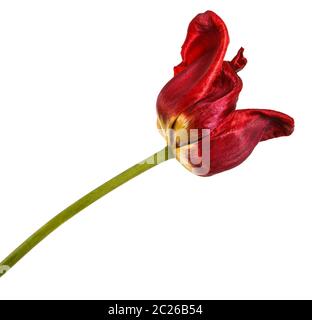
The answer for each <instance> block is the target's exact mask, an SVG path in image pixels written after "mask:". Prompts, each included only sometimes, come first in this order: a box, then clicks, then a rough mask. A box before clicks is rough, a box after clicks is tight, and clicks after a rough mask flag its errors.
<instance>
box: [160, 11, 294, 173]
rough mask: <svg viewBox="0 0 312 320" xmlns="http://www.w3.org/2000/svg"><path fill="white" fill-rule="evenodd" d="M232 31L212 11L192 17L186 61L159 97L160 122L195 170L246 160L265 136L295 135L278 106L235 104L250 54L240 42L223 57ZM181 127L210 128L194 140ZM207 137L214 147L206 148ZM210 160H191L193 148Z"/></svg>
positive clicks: (210, 170)
mask: <svg viewBox="0 0 312 320" xmlns="http://www.w3.org/2000/svg"><path fill="white" fill-rule="evenodd" d="M228 44H229V35H228V31H227V28H226V26H225V24H224V22H223V21H222V20H221V18H220V17H218V16H217V15H216V14H215V13H213V12H211V11H207V12H205V13H202V14H199V15H198V16H196V17H195V18H194V19H193V21H192V22H191V23H190V26H189V28H188V33H187V36H186V40H185V42H184V44H183V46H182V53H181V55H182V62H181V64H179V65H178V66H176V67H175V68H174V77H173V79H171V80H170V81H169V82H168V83H167V84H166V85H165V87H164V88H163V89H162V90H161V92H160V94H159V97H158V100H157V112H158V126H159V127H160V128H161V129H162V131H163V132H164V134H165V136H166V139H167V142H168V143H169V145H170V144H171V147H172V148H177V150H176V155H177V158H178V160H180V161H181V162H182V164H184V165H185V167H186V168H188V169H189V170H191V171H192V172H194V173H196V174H198V175H203V176H208V175H213V174H216V173H219V172H222V171H225V170H228V169H231V168H233V167H235V166H237V165H239V164H241V163H242V162H243V161H244V160H245V159H246V158H247V157H248V156H249V155H250V154H251V152H252V151H253V149H254V148H255V146H256V145H257V144H258V143H259V142H260V141H264V140H268V139H272V138H276V137H281V136H287V135H290V134H291V133H292V132H293V130H294V120H293V119H292V118H291V117H289V116H287V115H285V114H283V113H280V112H277V111H273V110H263V109H245V110H235V108H236V103H237V100H238V96H239V93H240V92H241V90H242V87H243V84H242V80H241V79H240V77H239V76H238V75H237V73H238V72H239V71H240V70H242V69H243V68H244V67H245V65H246V63H247V60H246V58H245V57H244V55H243V52H244V49H243V48H241V49H240V50H239V51H238V53H237V55H236V56H235V57H234V59H233V60H232V61H224V56H225V53H226V50H227V47H228ZM181 129H184V130H187V131H190V130H192V129H199V131H200V132H201V131H202V130H204V129H209V132H210V134H208V135H206V136H205V135H203V134H201V135H199V138H198V139H197V140H195V141H190V139H189V138H188V140H186V139H182V140H183V141H179V143H178V144H176V139H172V137H171V135H172V134H171V133H172V131H173V135H175V133H176V132H179V131H180V130H181ZM204 142H208V143H206V145H207V146H209V148H207V150H205V149H204ZM193 149H195V150H196V152H197V157H198V158H199V160H200V158H202V157H203V156H207V157H208V158H209V159H210V161H208V162H207V163H206V166H209V167H206V168H205V167H202V165H201V166H198V159H197V164H194V163H192V162H191V161H190V151H191V150H193Z"/></svg>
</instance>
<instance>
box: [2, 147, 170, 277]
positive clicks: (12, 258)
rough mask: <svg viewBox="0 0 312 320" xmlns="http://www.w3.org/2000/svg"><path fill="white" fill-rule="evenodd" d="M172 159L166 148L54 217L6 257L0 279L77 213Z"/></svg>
mask: <svg viewBox="0 0 312 320" xmlns="http://www.w3.org/2000/svg"><path fill="white" fill-rule="evenodd" d="M171 158H172V154H171V152H170V151H169V149H168V147H166V148H164V149H162V150H161V151H159V152H157V153H155V154H154V155H152V156H151V157H149V158H147V159H145V160H144V161H142V162H140V163H138V164H136V165H134V166H132V167H130V168H129V169H127V170H126V171H124V172H122V173H120V174H119V175H117V176H116V177H114V178H112V179H111V180H109V181H107V182H105V183H104V184H102V185H101V186H99V187H98V188H96V189H94V190H93V191H91V192H90V193H88V194H87V195H85V196H84V197H82V198H80V199H79V200H78V201H76V202H74V203H73V204H72V205H70V206H69V207H67V208H66V209H65V210H63V211H62V212H60V213H59V214H58V215H56V216H55V217H54V218H53V219H51V220H50V221H49V222H48V223H46V224H45V225H44V226H43V227H41V228H40V229H39V230H38V231H36V232H35V233H34V234H33V235H31V236H30V237H29V238H28V239H27V240H26V241H24V242H23V243H22V244H21V245H20V246H19V247H18V248H16V249H15V250H14V251H13V252H12V253H11V254H10V255H9V256H7V257H6V258H5V259H4V260H3V261H2V262H1V263H0V277H1V276H3V275H4V274H5V273H6V271H8V270H9V269H10V268H12V267H13V266H14V265H15V264H16V263H17V262H18V261H19V260H20V259H22V258H23V257H24V256H25V255H26V254H27V253H28V252H29V251H30V250H31V249H33V248H34V247H35V246H36V245H37V244H38V243H39V242H41V241H42V240H43V239H44V238H46V237H47V236H48V235H49V234H50V233H52V232H53V231H54V230H55V229H57V228H58V227H59V226H60V225H62V224H63V223H64V222H66V221H67V220H69V219H70V218H72V217H73V216H75V215H76V214H77V213H78V212H80V211H81V210H83V209H85V208H86V207H88V206H89V205H91V204H92V203H93V202H95V201H97V200H98V199H100V198H102V197H103V196H105V195H106V194H107V193H109V192H111V191H112V190H114V189H116V188H117V187H119V186H121V185H122V184H124V183H125V182H127V181H129V180H131V179H132V178H134V177H136V176H138V175H139V174H141V173H143V172H145V171H147V170H149V169H151V168H153V167H155V166H156V165H157V164H160V163H162V162H164V161H166V160H168V159H171Z"/></svg>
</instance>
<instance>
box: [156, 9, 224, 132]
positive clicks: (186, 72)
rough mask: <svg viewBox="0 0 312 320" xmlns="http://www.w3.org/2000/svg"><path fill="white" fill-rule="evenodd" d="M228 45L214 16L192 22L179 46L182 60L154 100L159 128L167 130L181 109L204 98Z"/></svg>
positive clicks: (219, 19)
mask: <svg viewBox="0 0 312 320" xmlns="http://www.w3.org/2000/svg"><path fill="white" fill-rule="evenodd" d="M228 43H229V37H228V33H227V29H226V26H225V24H224V22H223V21H222V20H221V18H220V17H218V16H217V15H216V14H215V13H213V12H211V11H207V12H205V13H203V14H199V15H198V16H196V17H195V18H194V19H193V21H192V22H191V23H190V26H189V29H188V34H187V37H186V40H185V43H184V45H183V47H182V59H183V61H182V63H181V64H180V65H179V66H178V67H176V68H175V74H176V75H175V77H174V78H173V79H172V80H170V81H169V82H168V83H167V84H166V86H165V87H164V88H163V89H162V91H161V92H160V94H159V96H158V99H157V111H158V115H159V119H160V122H161V123H162V127H163V128H165V129H167V128H170V127H171V125H172V124H173V123H174V121H175V120H176V118H177V116H178V115H179V114H180V113H181V112H182V111H183V110H185V108H187V107H189V106H192V105H194V104H195V103H197V102H199V101H200V100H202V99H204V98H205V97H207V95H208V94H209V90H210V88H211V86H212V84H213V82H214V81H215V79H216V78H217V77H218V76H219V75H220V72H221V70H222V64H223V59H224V55H225V52H226V49H227V46H228Z"/></svg>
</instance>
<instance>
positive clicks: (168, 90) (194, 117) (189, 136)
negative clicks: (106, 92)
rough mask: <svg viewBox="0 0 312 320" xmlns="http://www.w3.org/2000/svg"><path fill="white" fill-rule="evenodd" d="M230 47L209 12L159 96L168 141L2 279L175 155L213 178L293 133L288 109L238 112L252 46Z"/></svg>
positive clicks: (79, 206)
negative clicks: (98, 204)
mask: <svg viewBox="0 0 312 320" xmlns="http://www.w3.org/2000/svg"><path fill="white" fill-rule="evenodd" d="M228 44H229V36H228V32H227V28H226V26H225V24H224V22H223V21H222V20H221V19H220V18H219V17H218V16H217V15H216V14H215V13H213V12H211V11H207V12H205V13H203V14H199V15H198V16H196V17H195V18H194V20H193V21H192V22H191V23H190V26H189V29H188V33H187V37H186V40H185V42H184V44H183V47H182V62H181V63H180V64H179V65H178V66H176V67H175V68H174V77H173V78H172V79H171V80H170V81H169V82H168V83H167V84H166V85H165V87H164V88H163V89H162V90H161V92H160V94H159V96H158V100H157V112H158V126H159V128H160V129H162V133H163V135H164V136H165V138H166V141H167V146H166V147H165V148H164V149H163V150H161V151H159V152H157V153H155V154H154V155H152V156H151V157H149V158H147V159H146V160H145V161H143V162H140V163H138V164H136V165H134V166H132V167H130V168H129V169H127V170H126V171H124V172H122V173H121V174H119V175H118V176H116V177H114V178H112V179H111V180H109V181H107V182H106V183H104V184H103V185H101V186H99V187H98V188H96V189H94V190H93V191H91V192H90V193H88V194H87V195H85V196H84V197H82V198H81V199H79V200H78V201H76V202H75V203H73V204H72V205H70V206H69V207H67V208H66V209H65V210H63V211H62V212H60V213H59V214H58V215H57V216H55V217H54V218H53V219H51V220H50V221H49V222H48V223H47V224H45V225H44V226H43V227H42V228H40V229H39V230H38V231H36V232H35V233H34V234H33V235H31V236H30V237H29V238H28V239H27V240H26V241H25V242H23V243H22V244H21V245H20V246H19V247H18V248H17V249H15V250H14V251H13V252H12V253H11V254H10V255H9V256H7V257H6V258H5V259H4V260H3V261H2V262H1V263H0V277H1V275H3V274H4V272H6V271H8V270H9V269H10V268H11V267H12V266H14V265H15V264H16V263H17V262H18V261H19V260H20V259H21V258H22V257H23V256H24V255H26V254H27V253H28V252H29V251H30V250H31V249H32V248H34V247H35V246H36V245H37V244H38V243H39V242H40V241H42V240H43V239H44V238H45V237H46V236H48V235H49V234H50V233H51V232H53V231H54V230H55V229H56V228H58V227H59V226H60V225H61V224H63V223H64V222H66V221H67V220H69V219H70V218H72V217H73V216H74V215H76V214H77V213H78V212H80V211H81V210H83V209H84V208H86V207H88V206H89V205H90V204H92V203H93V202H95V201H96V200H98V199H100V198H101V197H103V196H104V195H106V194H107V193H109V192H111V191H112V190H114V189H116V188H117V187H119V186H120V185H122V184H123V183H125V182H127V181H129V180H130V179H132V178H134V177H136V176H138V175H139V174H141V173H143V172H145V171H147V170H149V169H151V168H152V167H154V166H156V165H157V164H159V163H161V162H164V161H165V160H168V159H170V158H172V157H173V156H175V157H176V158H177V159H178V160H179V161H180V162H181V163H182V164H183V165H184V166H185V167H186V168H187V169H189V170H191V171H192V172H194V173H195V174H197V175H200V176H210V175H213V174H216V173H219V172H222V171H225V170H228V169H231V168H233V167H235V166H237V165H239V164H241V163H242V162H243V161H244V160H245V159H246V158H247V157H248V156H249V155H250V154H251V152H252V151H253V149H254V148H255V146H256V145H257V144H258V143H259V142H260V141H265V140H268V139H272V138H277V137H281V136H287V135H290V134H291V133H292V132H293V130H294V120H293V119H292V118H291V117H289V116H287V115H286V114H283V113H280V112H277V111H273V110H263V109H245V110H235V109H236V103H237V100H238V96H239V93H240V92H241V90H242V87H243V84H242V80H241V79H240V77H239V76H238V75H237V73H238V72H239V71H240V70H242V69H243V68H244V67H245V65H246V63H247V60H246V58H245V57H244V55H243V53H244V49H240V50H239V51H238V53H237V55H236V56H235V57H234V58H233V60H232V61H224V56H225V53H226V50H227V47H228ZM194 130H195V131H196V133H197V134H196V135H194V134H193V131H194ZM194 151H195V152H194ZM207 159H208V161H207Z"/></svg>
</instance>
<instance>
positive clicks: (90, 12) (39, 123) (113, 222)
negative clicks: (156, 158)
mask: <svg viewBox="0 0 312 320" xmlns="http://www.w3.org/2000/svg"><path fill="white" fill-rule="evenodd" d="M310 2H311V1H303V0H302V1H285V0H283V1H277V0H275V1H268V0H266V1H264V0H262V1H246V0H235V1H233V0H227V1H220V0H212V1H208V0H206V1H202V0H192V1H189V0H188V1H182V0H175V1H173V0H170V1H168V0H166V1H165V0H163V1H160V0H158V1H143V0H140V1H138V0H137V1H126V0H124V1H77V0H75V1H64V0H62V1H1V2H0V111H1V112H0V150H1V151H0V152H1V158H0V195H1V196H0V197H1V199H0V258H1V259H2V258H4V257H5V256H6V255H7V254H8V253H9V252H10V251H11V250H12V249H14V248H15V247H16V246H17V245H18V244H19V243H20V242H21V241H23V240H24V239H25V238H26V237H28V236H29V235H30V234H31V233H32V232H33V231H35V230H36V229H37V228H38V227H40V226H41V225H42V224H43V223H45V222H46V221H47V220H48V219H50V218H51V217H52V216H54V215H55V214H56V213H58V212H59V211H60V210H62V209H63V208H64V207H66V206H67V205H69V204H70V203H71V202H73V201H75V200H76V199H77V198H79V197H80V196H82V195H83V194H85V193H87V192H88V191H90V190H91V189H93V188H94V187H96V186H98V185H99V184H101V183H103V182H104V181H106V180H107V179H109V178H111V177H113V176H114V175H115V174H117V173H119V172H120V171H123V170H124V169H126V168H128V167H129V166H130V165H132V164H134V163H136V162H137V161H140V160H142V159H144V158H145V157H146V156H149V155H150V154H152V153H154V152H155V151H158V150H159V149H161V148H162V147H163V146H164V141H163V140H162V137H161V136H160V135H159V133H158V131H157V129H156V113H155V101H156V97H157V95H158V92H159V90H160V89H161V88H162V86H163V85H164V84H165V83H166V82H167V81H168V80H169V79H170V78H171V76H172V68H173V66H174V65H175V64H178V63H179V62H180V55H179V53H180V46H181V45H182V43H183V41H184V38H185V34H186V29H187V26H188V23H189V22H190V20H191V19H192V18H193V17H194V16H195V15H196V14H197V13H199V12H203V11H206V10H208V9H211V10H214V11H215V12H216V13H218V14H219V15H220V16H221V17H222V18H223V19H224V20H225V22H226V24H227V26H228V29H229V32H230V37H231V44H230V47H229V50H228V55H227V58H228V59H230V58H232V57H233V55H234V54H235V53H236V51H237V50H238V49H239V48H240V46H244V47H245V49H246V56H247V58H248V60H249V63H248V65H247V67H246V69H245V70H244V71H243V72H242V73H241V77H242V78H243V81H244V89H243V92H242V94H241V97H240V100H239V103H238V107H239V108H253V107H254V108H262V107H263V108H272V109H276V110H279V111H282V112H285V113H288V114H290V115H291V116H293V117H294V118H295V120H296V130H295V133H294V134H293V136H291V137H288V138H280V139H276V140H272V141H268V142H265V143H262V144H260V145H258V146H257V148H256V149H255V151H254V152H253V154H252V155H251V157H250V158H249V159H248V160H247V161H246V162H245V163H243V164H242V165H241V166H240V167H238V168H235V169H233V170H231V171H228V172H224V173H222V174H219V175H216V176H213V177H211V178H199V177H197V176H194V175H192V174H190V173H189V172H188V171H186V170H185V169H184V168H183V167H182V166H181V165H180V164H179V163H178V162H176V161H175V160H171V161H170V162H168V163H165V164H162V165H160V166H159V167H156V168H154V169H153V170H151V171H149V172H147V173H145V174H144V175H142V176H140V177H138V178H136V179H135V180H132V181H131V182H129V183H127V184H126V185H124V186H122V187H120V188H119V189H118V190H115V191H114V192H113V193H111V194H109V195H108V196H106V197H105V198H103V199H101V200H100V201H98V202H97V203H96V204H94V205H92V206H91V207H89V208H88V209H86V210H85V211H84V212H82V213H80V214H79V215H78V216H77V217H75V218H74V219H73V220H71V221H70V222H68V223H67V224H66V225H64V226H63V227H61V228H60V229H58V230H57V231H56V232H55V233H53V235H51V236H50V237H49V238H48V239H46V240H45V241H43V242H42V243H41V244H40V245H39V246H38V247H36V248H35V249H34V250H33V251H32V252H31V253H30V254H28V255H27V256H26V257H25V258H24V259H23V260H22V261H20V262H19V263H18V264H17V265H16V266H15V267H14V269H12V270H11V271H10V272H9V273H8V274H7V275H6V276H5V277H3V278H2V279H1V280H0V298H3V299H9V298H31V299H32V298H34V299H35V298H36V299H38V298H39V299H40V298H41V299H46V298H52V299H53V298H60V299H62V298H64V299H65V298H71V299H75V298H86V299H88V298H93V299H98V298H99V299H100V298H101V299H117V298H120V299H158V298H162V299H167V298H168V299H173V298H174V299H231V298H235V299H243V298H247V299H256V298H259V299H264V298H267V299H277V298H278V299H286V298H289V299H290V298H295V299H299V298H303V299H306V298H310V299H311V298H312V272H311V270H312V256H311V246H312V216H311V213H312V210H311V186H310V185H311V181H312V175H311V164H312V161H311V160H312V159H311V121H312V120H311V119H312V108H311V98H310V97H311V65H312V62H311V61H312V59H311V57H312V46H311V39H310V38H311V37H310V32H311V29H312V22H311V19H310V12H311V3H310ZM1 259H0V260H1Z"/></svg>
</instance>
